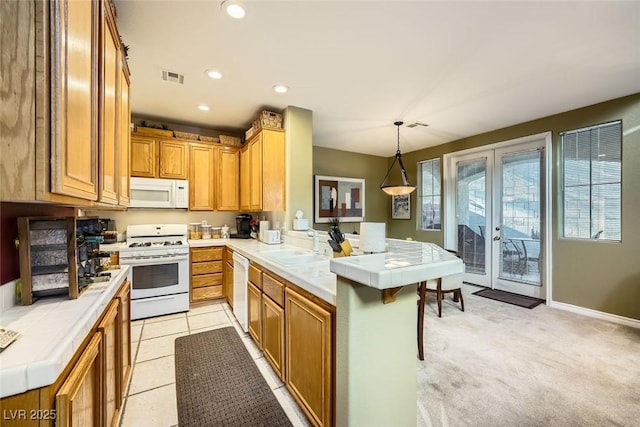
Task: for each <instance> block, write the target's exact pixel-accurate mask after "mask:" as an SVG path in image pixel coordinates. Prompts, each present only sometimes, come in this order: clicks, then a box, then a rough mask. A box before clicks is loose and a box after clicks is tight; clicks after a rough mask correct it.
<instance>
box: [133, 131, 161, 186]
mask: <svg viewBox="0 0 640 427" xmlns="http://www.w3.org/2000/svg"><path fill="white" fill-rule="evenodd" d="M131 176H138V177H142V178H156V177H157V176H158V140H157V139H153V138H143V137H138V136H132V137H131Z"/></svg>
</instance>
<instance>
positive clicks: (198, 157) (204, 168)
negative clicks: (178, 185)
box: [189, 144, 215, 211]
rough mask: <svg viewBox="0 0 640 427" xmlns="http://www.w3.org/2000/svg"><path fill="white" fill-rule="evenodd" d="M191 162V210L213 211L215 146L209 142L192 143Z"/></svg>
mask: <svg viewBox="0 0 640 427" xmlns="http://www.w3.org/2000/svg"><path fill="white" fill-rule="evenodd" d="M189 163H190V168H189V210H192V211H212V210H213V209H214V192H213V189H214V182H213V178H214V164H215V148H214V147H212V146H211V145H208V144H190V145H189Z"/></svg>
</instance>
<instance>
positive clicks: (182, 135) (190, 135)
mask: <svg viewBox="0 0 640 427" xmlns="http://www.w3.org/2000/svg"><path fill="white" fill-rule="evenodd" d="M173 133H175V134H176V138H182V139H194V140H197V139H198V134H197V133H189V132H179V131H177V130H176V131H173Z"/></svg>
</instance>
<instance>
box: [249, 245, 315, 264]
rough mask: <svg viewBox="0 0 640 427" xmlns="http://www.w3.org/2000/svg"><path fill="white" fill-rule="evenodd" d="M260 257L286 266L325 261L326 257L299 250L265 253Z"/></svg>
mask: <svg viewBox="0 0 640 427" xmlns="http://www.w3.org/2000/svg"><path fill="white" fill-rule="evenodd" d="M261 255H262V256H263V257H265V258H267V259H268V260H270V261H273V262H275V263H278V264H282V265H286V266H292V265H300V264H306V263H309V262H316V261H324V260H326V259H327V257H324V256H322V255H319V254H314V253H313V252H310V251H304V250H300V249H281V250H276V251H269V252H265V253H263V254H261Z"/></svg>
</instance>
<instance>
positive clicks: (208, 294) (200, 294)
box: [192, 285, 222, 301]
mask: <svg viewBox="0 0 640 427" xmlns="http://www.w3.org/2000/svg"><path fill="white" fill-rule="evenodd" d="M192 292H193V296H192V301H201V300H208V299H214V298H220V297H222V285H217V286H207V287H204V288H195V289H193V291H192Z"/></svg>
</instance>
